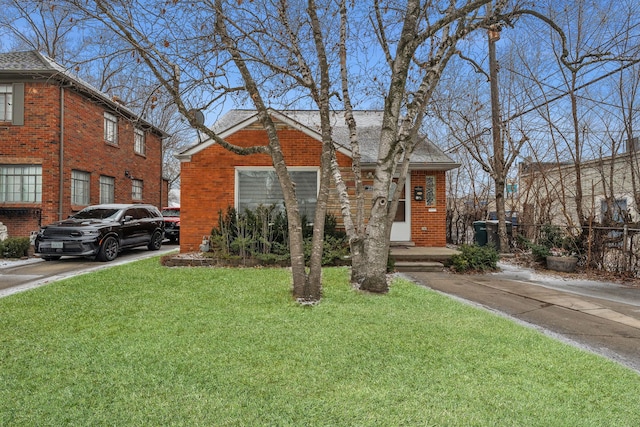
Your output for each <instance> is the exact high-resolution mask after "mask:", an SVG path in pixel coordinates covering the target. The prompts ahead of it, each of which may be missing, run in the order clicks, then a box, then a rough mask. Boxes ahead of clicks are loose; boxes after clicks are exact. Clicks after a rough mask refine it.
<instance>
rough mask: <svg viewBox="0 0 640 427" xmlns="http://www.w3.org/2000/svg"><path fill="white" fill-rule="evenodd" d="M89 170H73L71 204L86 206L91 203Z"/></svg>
mask: <svg viewBox="0 0 640 427" xmlns="http://www.w3.org/2000/svg"><path fill="white" fill-rule="evenodd" d="M90 177H91V175H90V174H89V172H82V171H76V170H74V171H71V204H72V205H79V206H86V205H88V204H89V179H90Z"/></svg>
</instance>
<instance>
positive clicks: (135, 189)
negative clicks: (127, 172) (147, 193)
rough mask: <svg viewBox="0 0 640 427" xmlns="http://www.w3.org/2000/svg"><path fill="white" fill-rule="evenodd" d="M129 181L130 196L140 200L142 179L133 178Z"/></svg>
mask: <svg viewBox="0 0 640 427" xmlns="http://www.w3.org/2000/svg"><path fill="white" fill-rule="evenodd" d="M131 182H132V184H131V198H132V199H133V200H142V184H143V182H142V180H141V179H133V180H131Z"/></svg>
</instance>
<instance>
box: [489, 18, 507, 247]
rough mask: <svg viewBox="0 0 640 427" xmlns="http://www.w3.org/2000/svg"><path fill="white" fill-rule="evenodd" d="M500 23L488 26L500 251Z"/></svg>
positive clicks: (503, 232)
mask: <svg viewBox="0 0 640 427" xmlns="http://www.w3.org/2000/svg"><path fill="white" fill-rule="evenodd" d="M500 30H501V28H500V25H497V24H496V25H493V26H491V27H490V28H489V30H488V32H487V35H488V41H489V80H490V85H491V131H492V137H493V160H492V163H493V164H492V169H493V173H494V175H495V176H494V181H495V186H496V188H495V197H496V215H497V217H498V239H499V242H500V248H499V250H500V252H509V240H508V237H507V224H506V221H505V208H504V206H505V198H504V190H505V170H504V169H505V162H504V145H503V144H502V126H501V124H502V121H501V120H500V94H499V92H498V61H497V60H496V42H497V41H498V40H500Z"/></svg>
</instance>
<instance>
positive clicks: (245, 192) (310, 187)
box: [236, 169, 318, 222]
mask: <svg viewBox="0 0 640 427" xmlns="http://www.w3.org/2000/svg"><path fill="white" fill-rule="evenodd" d="M289 174H290V175H291V179H292V180H293V182H295V184H296V196H297V198H298V204H299V205H300V214H301V215H305V216H306V217H307V221H310V222H311V221H313V216H314V215H315V211H316V203H317V201H318V172H317V171H315V170H313V171H310V170H305V171H296V170H290V171H289ZM260 205H263V206H271V205H276V206H278V207H279V208H280V209H284V197H283V196H282V190H281V189H280V183H279V182H278V177H277V176H276V172H275V171H274V170H244V169H243V170H238V200H237V206H236V208H237V209H238V212H244V211H245V210H246V209H248V210H251V211H253V210H255V209H256V208H257V207H258V206H260Z"/></svg>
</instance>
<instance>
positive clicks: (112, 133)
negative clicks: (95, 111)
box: [104, 113, 118, 144]
mask: <svg viewBox="0 0 640 427" xmlns="http://www.w3.org/2000/svg"><path fill="white" fill-rule="evenodd" d="M104 140H105V141H106V142H108V143H110V144H117V143H118V118H117V117H116V116H114V115H113V114H110V113H104Z"/></svg>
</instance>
